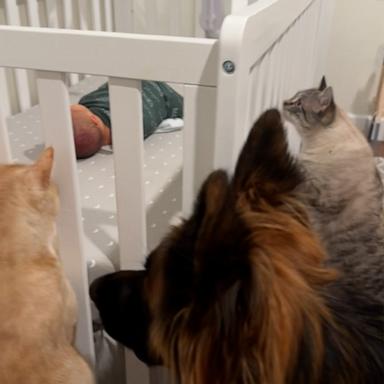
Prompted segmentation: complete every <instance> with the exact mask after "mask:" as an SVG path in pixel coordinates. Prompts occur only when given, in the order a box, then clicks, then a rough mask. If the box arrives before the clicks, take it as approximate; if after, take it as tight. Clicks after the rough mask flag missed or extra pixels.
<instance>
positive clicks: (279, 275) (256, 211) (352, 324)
mask: <svg viewBox="0 0 384 384" xmlns="http://www.w3.org/2000/svg"><path fill="white" fill-rule="evenodd" d="M301 181H302V176H301V173H300V171H299V168H298V167H297V165H296V163H295V162H294V160H293V159H292V158H291V157H290V155H289V153H288V150H287V142H286V138H285V134H284V129H283V126H282V122H281V118H280V114H279V113H278V111H276V110H270V111H267V112H265V113H264V114H263V115H262V116H261V117H260V118H259V120H258V121H257V122H256V124H255V125H254V127H253V129H252V131H251V133H250V135H249V138H248V140H247V142H246V143H245V145H244V148H243V150H242V152H241V154H240V157H239V160H238V163H237V166H236V169H235V173H234V176H233V178H230V177H229V176H228V175H227V173H226V172H224V171H220V170H219V171H216V172H213V173H212V174H211V175H210V176H209V177H208V178H207V180H206V181H205V183H204V184H203V186H202V188H201V190H200V193H199V196H198V198H197V201H196V204H195V208H194V212H193V214H192V216H191V217H190V218H189V219H188V220H185V221H184V222H183V224H182V225H180V226H179V227H175V228H173V229H172V230H171V232H170V233H169V235H168V236H167V237H166V238H165V239H164V240H163V241H162V242H161V244H160V245H159V246H158V247H157V248H156V249H155V250H154V251H153V252H152V253H151V254H150V255H149V256H148V258H147V261H146V265H145V270H144V271H140V272H133V271H122V272H117V273H114V274H111V275H107V276H105V277H102V278H100V279H98V280H97V281H96V282H94V283H93V285H92V287H91V296H92V299H93V300H94V301H95V303H96V305H97V307H98V308H99V311H100V314H101V318H102V320H103V322H104V326H105V328H106V330H107V332H108V333H110V334H111V336H113V337H114V338H116V339H117V340H118V341H120V342H122V343H123V344H125V345H126V346H127V347H129V348H132V349H133V350H134V351H135V352H136V353H137V355H138V356H139V357H140V358H141V359H142V360H143V361H145V362H147V363H148V364H157V363H163V364H164V365H166V366H168V367H169V368H170V369H171V370H172V372H173V373H174V375H175V377H177V378H178V380H179V381H180V382H181V383H182V384H285V383H291V384H309V383H310V384H320V383H322V384H329V383H332V384H341V383H345V384H347V383H348V384H353V383H356V384H357V383H361V384H362V383H365V384H368V383H381V382H382V378H383V374H384V367H383V364H384V362H383V356H384V346H383V324H384V323H383V308H382V307H381V306H380V305H379V304H377V303H376V302H373V301H370V300H369V299H367V298H366V297H364V296H362V295H360V294H359V292H351V291H348V288H347V286H348V284H345V282H344V279H345V278H344V277H343V276H342V274H340V276H339V273H338V272H337V271H334V270H331V269H328V268H326V267H324V264H323V261H324V259H325V257H326V256H325V253H324V250H323V248H322V246H321V245H320V243H319V241H318V239H317V237H316V236H315V235H314V233H313V231H312V230H311V228H310V225H309V222H308V219H307V215H306V211H305V208H304V207H303V206H302V205H301V204H300V203H299V202H298V201H297V200H296V199H295V197H294V190H295V188H296V187H297V185H298V184H299V183H301Z"/></svg>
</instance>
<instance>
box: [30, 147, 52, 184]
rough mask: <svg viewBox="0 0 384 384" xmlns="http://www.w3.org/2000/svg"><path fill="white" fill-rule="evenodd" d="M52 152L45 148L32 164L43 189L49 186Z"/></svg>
mask: <svg viewBox="0 0 384 384" xmlns="http://www.w3.org/2000/svg"><path fill="white" fill-rule="evenodd" d="M53 155H54V150H53V148H52V147H48V148H46V149H45V150H44V151H43V152H42V154H41V155H40V157H39V158H38V159H37V161H36V163H35V164H34V169H35V170H36V171H37V174H38V177H39V179H40V181H41V183H42V185H43V186H44V187H47V186H48V185H49V182H50V179H51V172H52V167H53Z"/></svg>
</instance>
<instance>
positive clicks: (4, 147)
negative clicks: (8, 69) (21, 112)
mask: <svg viewBox="0 0 384 384" xmlns="http://www.w3.org/2000/svg"><path fill="white" fill-rule="evenodd" d="M1 69H2V68H1ZM0 100H3V99H0ZM5 116H6V115H5V114H4V111H3V105H2V104H1V103H0V163H10V162H11V148H10V145H9V138H8V131H7V125H6V121H5Z"/></svg>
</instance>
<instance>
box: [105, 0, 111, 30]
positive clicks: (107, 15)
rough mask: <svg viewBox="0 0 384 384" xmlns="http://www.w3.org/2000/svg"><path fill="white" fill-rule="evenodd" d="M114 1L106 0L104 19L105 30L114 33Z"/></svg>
mask: <svg viewBox="0 0 384 384" xmlns="http://www.w3.org/2000/svg"><path fill="white" fill-rule="evenodd" d="M111 1H112V0H104V19H105V30H106V31H109V32H110V31H113V18H112V5H111Z"/></svg>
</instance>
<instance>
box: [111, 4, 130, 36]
mask: <svg viewBox="0 0 384 384" xmlns="http://www.w3.org/2000/svg"><path fill="white" fill-rule="evenodd" d="M133 1H134V0H114V4H113V10H114V16H115V31H116V32H133V30H134V28H133V17H132V14H133Z"/></svg>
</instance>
